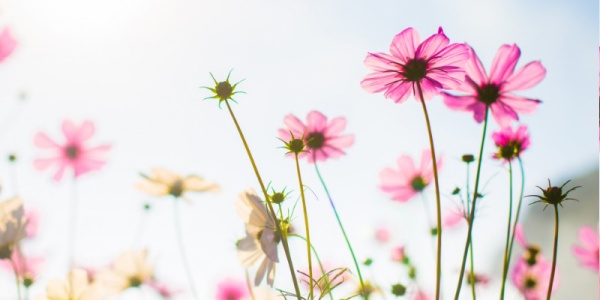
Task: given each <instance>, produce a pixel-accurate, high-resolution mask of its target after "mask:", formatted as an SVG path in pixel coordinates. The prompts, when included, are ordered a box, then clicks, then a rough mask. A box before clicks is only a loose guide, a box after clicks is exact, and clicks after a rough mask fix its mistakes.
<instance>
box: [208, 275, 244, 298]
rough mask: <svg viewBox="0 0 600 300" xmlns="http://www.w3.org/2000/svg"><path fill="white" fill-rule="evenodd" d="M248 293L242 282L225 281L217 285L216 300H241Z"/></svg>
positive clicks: (234, 280)
mask: <svg viewBox="0 0 600 300" xmlns="http://www.w3.org/2000/svg"><path fill="white" fill-rule="evenodd" d="M249 294H250V293H249V292H248V286H247V285H246V283H245V282H244V281H242V280H236V279H225V280H222V281H220V282H219V283H218V284H217V298H216V300H243V299H244V298H245V297H246V296H248V295H249Z"/></svg>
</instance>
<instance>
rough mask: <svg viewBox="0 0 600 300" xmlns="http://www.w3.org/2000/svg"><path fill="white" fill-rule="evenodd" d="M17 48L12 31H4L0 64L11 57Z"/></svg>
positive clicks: (0, 36) (0, 40)
mask: <svg viewBox="0 0 600 300" xmlns="http://www.w3.org/2000/svg"><path fill="white" fill-rule="evenodd" d="M16 47H17V41H16V40H15V39H14V38H13V36H12V34H11V33H10V30H8V28H4V29H2V32H0V62H2V61H4V60H5V59H6V58H7V57H9V56H10V55H11V54H12V53H13V51H14V50H15V48H16Z"/></svg>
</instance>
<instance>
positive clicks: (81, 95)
mask: <svg viewBox="0 0 600 300" xmlns="http://www.w3.org/2000/svg"><path fill="white" fill-rule="evenodd" d="M597 12H598V2H597V1H591V0H589V1H568V2H566V1H527V2H523V1H516V0H511V1H500V0H497V1H496V0H494V1H485V2H481V1H467V0H465V1H430V2H428V3H427V5H424V4H423V3H419V2H417V1H415V2H406V1H380V0H377V1H316V0H307V1H289V0H282V1H266V0H257V1H242V0H239V1H230V0H225V1H183V0H176V1H168V2H167V1H142V0H130V1H117V0H107V1H69V0H48V1H15V0H13V1H1V2H0V24H2V25H3V26H8V27H10V28H11V30H12V31H13V33H14V35H15V37H16V39H17V40H18V42H19V45H18V48H17V49H16V51H15V53H14V55H12V56H11V57H10V58H9V59H7V60H6V61H5V62H3V63H2V64H1V65H0V82H2V83H3V84H2V85H1V86H0V99H1V100H0V126H2V128H0V145H1V146H0V155H1V156H3V157H6V156H7V155H8V154H9V153H17V155H18V157H19V160H18V162H17V163H16V164H15V165H14V166H11V165H9V164H8V162H7V161H6V160H2V161H0V180H1V182H2V183H3V189H2V193H1V194H0V197H1V198H2V199H7V198H8V197H11V196H12V195H14V194H15V193H16V194H19V195H21V196H22V198H23V201H24V203H25V206H26V207H27V206H31V207H35V208H36V209H38V210H39V211H40V212H41V215H42V223H41V224H42V226H41V232H40V236H39V238H38V240H36V241H34V242H31V243H30V244H27V245H26V246H27V248H26V252H28V253H31V254H35V255H44V256H46V258H47V263H46V265H45V267H44V269H43V270H44V272H43V276H41V278H40V281H39V283H38V284H36V285H35V286H34V287H33V289H32V293H33V294H36V293H40V292H42V291H43V289H44V283H45V282H46V281H47V280H48V279H50V278H55V277H63V276H64V274H65V273H66V262H67V257H66V249H67V234H66V233H67V231H68V227H67V226H68V225H67V224H68V222H67V220H68V216H69V203H70V200H71V194H72V188H73V186H72V182H70V180H63V181H62V182H58V183H56V182H53V181H52V180H51V175H52V174H51V173H50V172H39V171H37V170H35V169H34V168H33V164H32V161H33V159H35V158H36V157H39V156H40V155H42V154H41V151H39V149H36V148H35V147H34V146H33V136H34V135H35V133H37V132H39V131H43V132H47V133H48V134H49V135H51V136H53V137H56V138H59V137H61V133H60V130H59V128H60V124H61V122H62V121H63V120H64V119H70V120H73V121H75V122H82V121H83V120H92V121H94V122H95V124H96V129H97V132H96V133H97V134H96V136H95V137H94V142H96V143H98V144H101V143H110V144H112V145H113V149H112V150H111V152H110V154H109V156H108V161H109V162H108V164H107V166H106V167H105V168H104V169H103V170H101V171H99V172H95V173H90V174H86V175H85V176H82V177H80V178H79V179H78V180H77V195H78V199H77V200H78V216H77V220H78V223H77V224H78V226H77V240H76V249H77V259H76V260H77V261H79V262H80V263H81V264H84V265H90V266H94V267H100V266H103V265H106V264H108V263H110V261H111V260H112V259H114V257H116V256H117V255H118V254H119V253H120V252H122V251H123V250H125V249H128V248H132V247H133V248H138V249H139V248H144V247H146V248H148V249H149V251H150V254H151V257H152V258H153V259H154V260H155V264H156V274H157V277H158V278H164V279H165V281H167V282H168V283H169V284H172V285H174V286H176V287H179V288H181V289H184V290H187V284H186V278H185V276H184V272H183V265H182V263H181V261H180V257H179V256H178V248H177V245H176V240H175V234H174V232H175V231H174V230H175V229H174V224H173V211H172V210H173V207H172V206H173V203H172V201H171V200H170V199H153V198H150V197H148V196H145V195H144V194H142V193H141V192H140V191H138V190H136V188H135V186H134V185H135V183H136V182H138V181H140V180H141V177H140V176H139V173H140V172H148V171H149V170H150V169H151V168H154V167H158V166H161V167H165V168H167V169H170V170H173V171H175V172H178V173H181V174H184V175H186V174H198V175H200V176H203V177H204V178H206V179H207V180H209V181H213V182H216V183H218V184H219V185H220V186H221V192H219V193H215V194H210V193H206V194H198V195H193V196H191V198H192V200H193V201H192V203H190V204H188V203H180V204H181V205H180V206H179V209H180V210H181V219H182V220H181V222H182V226H183V232H184V235H185V237H186V243H185V244H186V251H187V253H188V256H189V260H190V265H191V267H192V270H193V273H194V278H195V282H196V284H197V289H198V291H199V292H200V293H201V298H202V299H212V298H213V297H214V293H215V286H216V283H217V282H218V281H219V280H222V279H224V278H232V277H233V278H243V277H244V271H243V269H242V268H241V266H240V265H239V263H238V261H237V259H236V254H235V241H236V240H237V239H239V238H242V237H243V235H244V228H243V224H242V222H241V221H240V219H239V217H238V216H237V215H236V213H235V209H234V205H233V204H234V202H235V201H236V199H237V197H238V194H239V193H241V192H242V191H244V190H246V189H248V188H254V189H256V190H258V188H259V187H258V185H257V181H256V179H255V177H254V174H253V172H252V169H251V167H250V164H249V162H248V159H247V157H246V156H245V153H244V151H243V147H242V144H241V142H240V140H239V137H238V135H237V132H236V131H235V127H234V126H233V123H232V121H231V119H230V117H229V115H228V113H227V111H226V109H224V107H221V108H219V106H218V104H217V102H216V101H214V100H204V101H203V100H202V99H203V98H205V97H207V96H210V92H209V91H207V90H206V89H202V88H200V87H201V86H207V85H211V84H212V79H211V77H210V75H209V72H212V74H214V76H215V77H216V78H217V80H224V79H225V77H226V76H227V74H228V72H230V71H231V70H233V71H232V72H231V80H232V81H233V82H238V81H240V80H242V79H243V80H244V81H243V82H242V83H240V84H239V89H240V90H242V91H245V92H246V94H240V95H238V96H236V97H235V98H236V100H237V102H238V103H237V104H234V105H233V109H234V111H235V113H236V116H237V117H238V120H239V122H240V123H241V126H242V130H243V131H244V133H245V135H246V138H247V139H248V141H249V144H250V147H251V149H252V151H253V154H254V156H255V158H256V161H257V164H258V166H259V169H260V170H261V173H262V175H263V177H264V178H265V181H267V182H271V183H272V185H273V186H274V187H277V188H283V187H288V189H289V190H292V191H293V192H292V197H293V198H296V197H298V191H299V188H298V185H297V181H296V177H295V170H294V162H293V160H291V159H289V158H288V157H286V156H285V155H284V153H285V151H284V150H283V149H281V148H280V147H281V146H282V143H281V142H280V141H279V140H278V139H277V130H278V129H279V128H283V118H284V117H285V116H286V115H288V114H293V115H296V116H298V117H299V118H300V119H305V117H306V115H307V113H308V112H310V111H312V110H318V111H320V112H322V113H324V114H325V115H327V116H328V117H329V118H334V117H339V116H342V117H345V118H346V119H347V127H346V131H345V132H347V133H351V134H354V135H355V137H356V141H355V144H354V145H353V146H352V147H351V148H349V149H348V150H347V151H346V152H347V155H346V156H344V157H342V158H340V159H336V160H330V161H327V162H325V163H323V164H322V165H321V166H320V167H321V170H322V173H323V176H324V177H325V181H326V182H327V184H328V187H329V189H330V191H331V193H332V196H333V199H334V201H336V205H337V207H338V210H339V213H340V215H341V217H342V220H343V221H344V223H345V225H346V227H347V231H348V232H349V236H350V240H351V241H353V244H354V245H355V251H356V253H357V256H358V257H359V259H364V258H367V257H373V258H374V261H375V264H374V266H373V267H372V269H373V271H367V272H366V273H371V275H370V276H374V277H376V279H377V280H378V281H379V282H380V283H381V284H382V285H384V286H386V285H387V284H391V283H395V281H397V280H399V279H402V276H400V275H398V272H399V271H398V269H393V268H391V267H389V266H387V265H386V263H385V261H387V255H388V254H387V253H388V252H387V250H386V249H387V248H386V247H388V246H389V245H388V246H382V245H377V244H376V243H374V242H373V237H372V233H373V230H374V229H375V228H377V227H378V226H388V227H390V228H392V230H393V238H394V240H393V243H395V244H400V243H401V244H405V245H406V246H407V250H408V251H409V252H412V253H415V254H414V255H415V256H419V255H418V254H423V255H422V256H421V257H419V258H416V261H417V262H418V263H419V266H420V269H421V270H422V271H421V272H422V274H423V275H422V276H421V279H420V280H421V281H422V283H421V284H422V285H423V286H424V287H425V288H427V289H428V290H429V291H433V288H434V282H433V281H432V280H430V279H431V278H432V277H433V276H432V273H433V270H434V267H435V266H434V263H433V261H432V257H428V256H427V255H428V251H429V249H431V247H430V243H431V242H430V241H429V238H428V237H427V235H426V231H427V230H426V227H427V221H426V220H425V219H424V218H423V212H424V208H423V205H422V202H424V201H425V202H429V204H428V205H429V206H428V209H430V210H431V211H433V209H434V205H433V203H432V202H433V200H434V195H433V191H432V190H430V189H428V190H426V193H425V194H424V199H421V198H420V197H417V198H414V199H412V200H411V201H409V202H408V203H405V204H401V203H396V202H392V201H391V200H390V199H389V197H388V195H386V194H384V193H383V192H381V191H380V189H379V179H378V174H379V172H380V171H381V170H382V169H383V168H385V167H388V166H393V165H394V162H395V160H396V159H397V157H398V156H400V155H402V154H407V155H411V156H413V157H419V156H420V153H421V151H422V150H423V149H425V148H427V147H428V141H427V138H426V135H425V134H426V131H425V123H424V120H423V116H422V113H421V110H420V106H419V103H418V102H416V101H414V99H409V100H408V101H407V102H406V103H403V104H396V103H394V102H393V101H391V100H389V99H384V97H383V95H381V94H368V93H366V92H365V91H364V90H362V89H361V87H360V85H359V82H360V81H361V79H362V78H363V77H364V76H365V75H366V74H368V73H369V70H368V69H367V68H366V67H365V66H364V64H363V61H364V58H365V56H366V54H367V53H368V52H387V51H388V49H389V44H390V42H391V40H392V38H393V36H394V35H396V34H397V33H399V32H401V31H402V30H404V29H405V28H407V27H414V28H415V29H416V30H417V31H418V32H419V33H420V35H421V38H422V39H424V38H426V37H428V36H430V35H431V34H433V33H435V32H437V30H438V27H440V26H442V27H443V29H444V32H445V33H446V35H447V36H448V37H449V38H450V40H451V42H466V43H468V44H469V45H470V46H472V47H473V48H474V49H475V51H476V53H477V54H478V55H479V57H480V58H481V60H482V62H483V64H484V65H485V66H486V68H488V69H489V66H490V65H491V61H492V59H493V57H494V55H495V53H496V51H497V49H498V48H499V47H500V46H501V45H503V44H512V43H516V44H517V45H518V46H519V47H520V49H521V58H520V60H519V63H518V65H517V68H518V67H520V66H523V65H524V64H526V63H528V62H530V61H534V60H540V61H541V62H542V64H543V65H544V66H545V67H546V69H547V75H546V78H545V79H544V80H543V81H542V82H541V83H540V84H538V85H537V86H535V87H534V88H532V89H530V90H527V91H524V92H522V93H520V94H521V95H524V96H528V97H532V98H537V99H541V100H542V104H541V105H540V106H539V109H538V110H537V112H536V113H535V114H532V115H524V116H521V122H522V123H523V124H526V125H527V126H528V127H529V131H530V133H531V139H532V145H531V148H530V149H528V150H527V152H525V153H524V154H523V161H524V164H525V169H526V184H527V186H526V193H535V191H536V189H535V187H534V186H535V185H540V186H544V185H545V184H546V180H547V178H550V179H552V182H556V183H559V182H562V181H565V180H567V179H569V178H572V177H575V176H578V175H580V174H583V173H587V172H597V166H598V155H597V154H598V136H599V133H598V124H597V123H598V122H597V118H598V117H597V116H598V102H596V97H597V96H598V73H599V72H598V65H599V62H598V45H599V41H598V37H599V34H598V26H597V24H598V13H597ZM21 96H23V97H21ZM21 98H24V99H21ZM427 104H428V107H429V109H430V117H431V120H432V128H433V134H434V138H435V141H436V148H437V149H439V150H438V152H440V153H441V154H443V156H444V158H445V165H444V168H443V169H442V170H441V178H440V182H441V189H442V194H443V195H445V196H444V197H443V199H442V202H443V205H444V207H450V208H451V207H453V205H454V203H453V202H452V200H450V198H449V197H447V195H448V194H449V193H450V191H452V190H453V189H454V187H455V186H457V185H459V186H460V185H463V182H464V180H465V179H464V166H463V165H462V163H461V162H460V157H461V156H462V155H463V154H466V153H472V154H475V153H476V152H477V150H478V147H479V143H480V139H481V131H482V126H481V125H480V124H477V123H475V122H474V120H473V118H472V116H471V115H470V114H469V113H464V112H457V111H451V110H449V109H448V108H446V107H445V106H444V104H443V102H442V101H441V98H439V97H436V98H434V99H433V100H432V101H430V102H428V103H427ZM497 129H498V127H497V125H496V124H494V123H491V124H490V129H489V130H490V132H492V131H495V130H497ZM494 151H495V149H494V147H493V145H492V141H491V139H490V138H489V134H488V138H487V140H486V147H485V149H484V153H485V154H484V155H486V157H491V155H492V154H493V152H494ZM301 168H302V172H303V176H304V177H305V180H304V182H305V185H307V186H308V187H310V189H311V190H313V191H314V195H313V194H312V193H309V196H308V206H309V213H310V216H311V228H314V229H313V231H312V232H314V233H313V237H314V244H315V246H316V247H317V248H318V249H319V254H320V256H321V257H322V258H324V259H325V260H327V261H331V263H332V264H334V265H340V266H350V265H351V260H350V257H349V256H348V255H347V250H346V249H345V246H344V244H343V239H342V237H341V235H340V234H339V230H338V228H337V225H336V224H335V220H334V218H333V214H332V212H331V209H330V207H329V206H328V203H327V201H326V198H325V194H324V193H323V190H322V187H321V186H320V184H319V182H318V180H317V177H316V175H315V173H314V170H313V168H312V166H311V165H309V164H308V163H306V162H303V163H301ZM482 180H483V182H485V185H484V186H483V188H484V192H485V193H486V195H489V199H490V200H491V199H494V200H496V199H497V201H493V200H491V201H486V202H485V203H482V207H481V218H480V219H479V220H481V221H480V223H478V224H476V226H477V227H476V228H475V233H474V239H475V240H476V241H481V242H480V243H479V245H477V244H476V245H477V248H478V249H481V250H480V251H481V252H480V253H481V254H480V256H478V257H477V258H478V259H477V265H478V266H481V269H482V271H484V272H486V271H487V272H490V273H492V272H496V273H493V274H497V272H498V270H497V268H498V266H496V265H495V264H494V263H493V262H492V261H493V259H490V257H492V258H494V257H496V256H495V255H496V252H495V251H496V250H495V249H498V248H499V247H500V245H501V244H502V243H503V240H502V239H494V237H496V236H502V235H501V234H502V233H503V232H504V227H503V226H498V225H497V224H498V223H499V222H502V224H504V220H505V212H506V211H507V207H506V201H505V200H504V199H507V198H508V193H507V184H508V183H507V182H508V181H507V175H506V166H505V165H502V164H500V163H498V162H496V161H492V160H491V159H487V160H486V161H484V166H483V171H482ZM584 188H585V187H584ZM594 193H595V195H596V198H595V200H594V199H591V201H598V199H597V191H595V192H592V194H594ZM486 200H487V199H486ZM144 203H151V205H152V209H151V211H149V212H146V213H144V211H143V209H142V207H143V205H144ZM301 220H302V219H301V216H300V214H296V215H295V219H294V222H295V225H297V227H302V226H301V225H302V222H301ZM313 220H314V221H313ZM597 222H598V221H597V218H596V220H595V223H594V222H592V223H590V224H589V225H594V224H597ZM449 232H450V231H449ZM464 235H465V227H463V228H462V229H457V230H456V231H455V232H450V233H449V234H448V237H445V240H444V241H445V245H448V246H447V248H446V249H448V250H447V252H445V253H444V262H445V263H444V270H445V271H444V272H445V273H444V278H445V280H446V281H445V282H446V284H445V285H444V287H445V290H444V291H445V292H444V293H445V294H446V293H447V294H450V293H452V291H453V288H454V282H455V281H454V278H455V277H456V273H457V272H458V271H457V269H458V268H459V267H458V263H457V262H456V260H457V259H456V257H457V256H459V255H460V254H461V253H460V252H461V251H462V250H461V249H462V245H463V243H464ZM476 243H477V242H476ZM569 247H570V246H569V245H565V246H564V251H565V252H568V251H569V250H568V248H569ZM292 248H293V249H298V250H297V252H298V253H300V251H301V250H300V249H303V244H302V242H301V241H299V240H298V241H295V242H292ZM280 254H283V253H280ZM431 254H432V255H433V253H431ZM281 257H283V255H281ZM377 258H379V260H378V259H377ZM297 262H298V263H297V265H298V266H300V267H299V268H302V267H304V268H305V260H304V258H303V257H298V259H297ZM286 268H287V267H286V266H285V265H284V264H280V265H279V266H278V275H277V279H276V286H277V287H281V288H284V289H290V287H291V286H290V284H289V272H288V270H287V269H286ZM252 272H253V270H251V273H252ZM582 272H584V273H582V274H583V275H581V276H585V274H589V273H585V270H582ZM493 274H492V276H495V275H493ZM2 276H4V277H2V278H4V279H5V280H2V282H3V283H6V282H11V281H10V280H9V279H10V277H9V276H8V275H2ZM399 276H400V277H399ZM496 280H497V279H496ZM493 284H496V285H497V282H495V283H493ZM10 287H12V285H11V286H10ZM2 289H3V290H5V288H4V286H3V288H2ZM596 290H597V289H596ZM11 292H13V291H12V290H11ZM487 292H488V291H482V293H484V294H485V293H487ZM509 292H510V293H513V294H512V295H514V293H515V291H514V290H511V291H509ZM490 293H491V295H494V293H492V292H490ZM3 297H4V296H3ZM11 297H14V295H10V296H8V298H2V299H12V298H11ZM124 297H125V298H122V299H141V297H143V295H141V294H140V293H136V292H131V293H129V294H128V295H126V296H124ZM146 297H151V296H150V295H149V293H147V295H146ZM189 297H190V296H189V294H185V292H184V293H183V294H181V297H180V299H189ZM145 299H147V298H145Z"/></svg>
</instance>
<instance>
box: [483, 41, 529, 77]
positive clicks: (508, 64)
mask: <svg viewBox="0 0 600 300" xmlns="http://www.w3.org/2000/svg"><path fill="white" fill-rule="evenodd" d="M519 56H521V50H519V47H517V45H515V44H512V45H502V47H500V49H498V52H497V53H496V57H494V61H493V62H492V69H491V72H490V83H494V84H497V85H500V84H502V83H503V82H504V81H506V79H508V78H509V77H510V76H511V75H512V74H513V72H514V70H515V66H516V65H517V61H518V60H519Z"/></svg>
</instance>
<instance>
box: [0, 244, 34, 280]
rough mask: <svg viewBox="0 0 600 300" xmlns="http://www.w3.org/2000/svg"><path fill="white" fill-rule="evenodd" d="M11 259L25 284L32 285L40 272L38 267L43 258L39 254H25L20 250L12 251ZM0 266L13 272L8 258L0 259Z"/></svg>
mask: <svg viewBox="0 0 600 300" xmlns="http://www.w3.org/2000/svg"><path fill="white" fill-rule="evenodd" d="M11 257H12V258H11V259H12V260H13V261H14V262H15V266H16V268H17V274H19V278H21V280H22V282H23V284H24V285H26V286H30V285H32V284H33V283H34V282H35V280H36V279H37V276H38V274H39V272H40V268H41V266H42V264H43V263H44V258H43V257H39V256H31V257H28V256H25V255H23V253H21V251H13V252H12V254H11ZM0 268H2V269H5V270H7V271H9V272H11V273H13V274H14V269H13V265H12V263H11V262H10V260H8V259H2V260H0Z"/></svg>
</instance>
